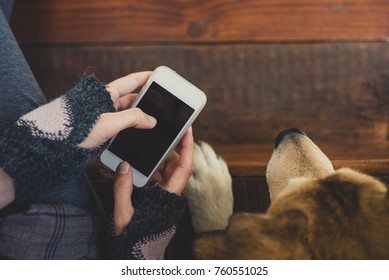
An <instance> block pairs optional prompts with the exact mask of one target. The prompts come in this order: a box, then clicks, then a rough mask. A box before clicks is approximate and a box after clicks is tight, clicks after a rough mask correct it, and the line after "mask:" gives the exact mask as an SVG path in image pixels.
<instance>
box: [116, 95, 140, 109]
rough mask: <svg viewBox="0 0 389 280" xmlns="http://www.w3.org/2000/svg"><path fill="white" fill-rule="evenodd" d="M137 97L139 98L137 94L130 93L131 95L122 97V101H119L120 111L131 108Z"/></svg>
mask: <svg viewBox="0 0 389 280" xmlns="http://www.w3.org/2000/svg"><path fill="white" fill-rule="evenodd" d="M137 96H138V94H136V93H130V94H127V95H124V96H123V97H120V99H119V101H118V111H122V110H125V109H128V108H130V107H131V105H132V103H134V101H135V99H136V97H137Z"/></svg>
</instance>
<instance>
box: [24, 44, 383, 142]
mask: <svg viewBox="0 0 389 280" xmlns="http://www.w3.org/2000/svg"><path fill="white" fill-rule="evenodd" d="M24 52H25V54H26V57H27V59H28V61H29V63H30V65H31V67H32V70H33V72H34V73H35V74H36V76H37V78H38V81H39V83H40V84H41V86H42V88H43V91H44V92H45V94H46V95H47V96H49V97H50V98H53V97H55V96H58V95H59V94H62V93H64V92H65V91H66V90H67V89H69V88H71V87H72V85H74V84H75V83H76V82H77V80H78V79H79V76H81V75H82V73H83V72H84V71H85V69H86V68H88V67H89V68H91V69H92V70H93V71H94V72H95V73H96V75H97V76H98V77H99V78H100V79H101V80H102V81H104V82H109V81H111V80H112V79H115V78H117V77H120V76H122V75H126V74H128V73H131V72H134V71H141V70H146V69H150V70H151V69H154V68H155V67H157V66H158V65H163V64H164V65H168V66H170V67H172V68H173V69H175V70H176V71H177V72H178V73H180V74H182V75H183V76H184V77H186V78H187V79H188V80H190V81H191V82H193V83H194V84H196V85H197V86H198V87H200V88H201V89H203V90H204V91H205V92H206V94H207V96H208V103H207V106H206V108H205V109H204V111H203V112H202V113H201V115H200V117H199V118H198V120H196V122H195V126H194V128H195V135H196V137H197V138H198V139H201V140H204V141H207V142H209V143H211V144H212V145H240V144H269V143H270V144H271V143H272V142H273V141H274V139H275V137H276V136H277V134H278V133H279V132H280V131H281V130H283V129H286V128H290V127H298V128H300V129H302V130H303V131H305V132H306V133H307V134H308V135H310V136H311V137H312V138H313V139H314V140H316V141H322V142H332V143H337V144H341V143H342V142H343V141H345V140H347V139H349V140H356V141H362V142H363V141H368V142H371V141H374V142H378V143H386V142H387V139H388V112H389V46H388V45H387V44H386V43H347V44H346V43H342V44H337V43H332V44H303V45H300V44H269V45H217V46H216V45H213V46H139V47H136V46H134V47H107V46H106V47H38V48H34V47H25V48H24Z"/></svg>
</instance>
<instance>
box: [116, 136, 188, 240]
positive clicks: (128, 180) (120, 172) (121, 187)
mask: <svg viewBox="0 0 389 280" xmlns="http://www.w3.org/2000/svg"><path fill="white" fill-rule="evenodd" d="M193 151H194V141H193V134H192V128H189V129H188V131H187V132H186V133H185V135H184V137H183V138H182V141H181V152H180V154H177V153H173V154H172V155H171V156H170V157H169V159H168V160H167V161H166V162H165V164H164V166H163V167H162V168H161V170H160V171H159V173H158V174H157V176H156V177H155V181H157V182H158V183H159V185H160V186H161V187H162V188H164V189H165V190H166V191H168V192H171V193H176V194H177V195H180V194H181V193H182V192H183V191H184V188H185V186H186V184H187V182H188V180H189V178H190V176H191V175H192V172H193ZM113 190H114V212H113V221H114V231H115V234H116V235H120V234H121V233H123V231H124V229H125V228H126V227H127V225H128V224H129V223H130V221H131V218H132V216H133V214H134V212H135V209H134V207H133V205H132V201H131V195H132V190H133V181H132V172H131V168H130V165H129V164H128V163H127V162H122V163H121V164H119V166H118V168H117V170H116V176H115V181H114V187H113ZM145 222H147V221H145Z"/></svg>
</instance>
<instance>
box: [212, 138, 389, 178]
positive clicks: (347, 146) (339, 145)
mask: <svg viewBox="0 0 389 280" xmlns="http://www.w3.org/2000/svg"><path fill="white" fill-rule="evenodd" d="M313 141H314V142H315V143H316V144H317V145H318V146H319V148H320V149H321V150H322V151H323V152H324V153H325V154H326V155H327V156H328V157H329V159H330V160H331V162H332V164H333V165H334V168H335V169H339V168H342V167H349V168H353V169H355V170H358V171H360V172H364V173H368V174H371V175H380V176H381V175H384V174H389V143H388V142H378V141H377V142H374V141H372V142H366V141H361V140H359V141H358V140H355V141H350V140H347V141H343V142H340V141H333V142H322V141H315V139H314V138H313ZM214 149H215V151H216V153H217V154H219V155H220V156H221V157H222V158H224V159H225V161H226V162H227V165H228V167H229V171H230V173H231V174H232V175H233V176H265V175H266V168H267V163H268V161H269V159H270V157H271V154H272V152H273V149H274V146H273V144H272V143H268V144H240V145H215V146H214Z"/></svg>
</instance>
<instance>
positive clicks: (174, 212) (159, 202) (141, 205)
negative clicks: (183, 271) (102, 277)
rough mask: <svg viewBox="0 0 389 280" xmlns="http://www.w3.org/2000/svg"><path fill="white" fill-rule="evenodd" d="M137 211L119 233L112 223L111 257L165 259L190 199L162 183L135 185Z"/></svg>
mask: <svg viewBox="0 0 389 280" xmlns="http://www.w3.org/2000/svg"><path fill="white" fill-rule="evenodd" d="M132 200H133V206H134V208H135V213H134V215H133V217H132V219H131V222H130V223H129V225H128V226H127V227H126V229H125V230H124V232H123V233H122V234H121V235H119V236H116V235H115V232H114V229H113V219H111V223H110V225H109V230H108V238H109V244H110V248H109V258H110V259H162V258H163V256H164V253H165V250H166V247H167V245H168V244H169V242H170V240H171V238H172V237H173V235H174V233H175V232H176V228H177V225H178V223H179V221H180V220H181V218H182V215H183V213H184V211H185V208H186V206H187V199H186V198H185V197H184V196H178V195H176V194H174V193H169V192H167V191H165V190H164V189H163V188H162V187H160V186H159V185H155V186H145V187H143V188H136V189H134V193H133V195H132Z"/></svg>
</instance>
